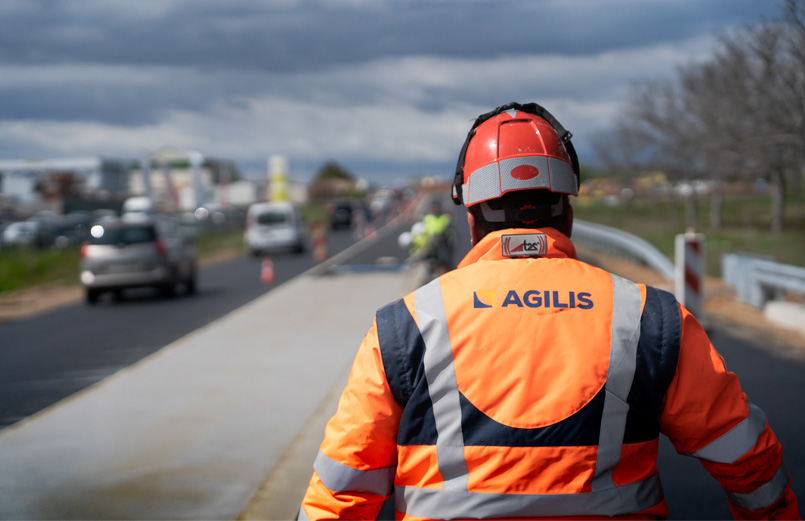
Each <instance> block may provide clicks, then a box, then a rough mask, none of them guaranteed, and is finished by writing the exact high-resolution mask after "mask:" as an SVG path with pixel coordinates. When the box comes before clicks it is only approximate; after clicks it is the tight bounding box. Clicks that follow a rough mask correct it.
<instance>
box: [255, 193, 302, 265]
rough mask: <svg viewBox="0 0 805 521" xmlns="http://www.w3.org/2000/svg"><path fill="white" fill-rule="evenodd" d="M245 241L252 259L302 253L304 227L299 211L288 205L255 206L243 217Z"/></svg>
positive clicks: (293, 205) (292, 205)
mask: <svg viewBox="0 0 805 521" xmlns="http://www.w3.org/2000/svg"><path fill="white" fill-rule="evenodd" d="M244 240H245V241H246V244H247V246H248V248H249V251H251V252H252V254H253V255H261V254H265V253H268V252H277V251H293V252H296V253H301V252H303V251H305V245H306V241H307V239H306V234H305V225H304V222H303V220H302V215H301V214H300V213H299V208H298V207H297V206H296V205H295V204H293V203H290V202H272V203H255V204H253V205H251V206H250V207H249V210H248V211H247V213H246V231H245V232H244Z"/></svg>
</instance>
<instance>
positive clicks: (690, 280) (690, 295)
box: [674, 228, 704, 322]
mask: <svg viewBox="0 0 805 521" xmlns="http://www.w3.org/2000/svg"><path fill="white" fill-rule="evenodd" d="M675 260H676V270H675V276H674V293H675V294H676V298H677V300H678V301H679V302H680V303H681V304H682V305H683V306H685V307H686V308H687V309H688V311H690V312H691V313H693V316H694V317H696V319H697V320H698V321H699V322H702V321H703V319H704V234H701V233H696V232H695V231H694V230H693V228H688V230H687V231H686V232H685V233H681V234H679V235H677V236H676V244H675Z"/></svg>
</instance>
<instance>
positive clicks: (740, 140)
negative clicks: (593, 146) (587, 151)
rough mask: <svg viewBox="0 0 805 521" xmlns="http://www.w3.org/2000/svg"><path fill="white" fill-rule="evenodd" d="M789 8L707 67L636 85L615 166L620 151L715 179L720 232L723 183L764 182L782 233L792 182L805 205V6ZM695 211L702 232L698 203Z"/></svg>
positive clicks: (733, 42)
mask: <svg viewBox="0 0 805 521" xmlns="http://www.w3.org/2000/svg"><path fill="white" fill-rule="evenodd" d="M784 7H785V9H784V16H783V18H782V19H781V20H780V21H773V22H764V23H761V24H757V25H756V26H753V27H750V28H747V29H745V30H743V31H740V32H738V33H735V34H732V35H725V36H723V37H722V38H721V40H720V42H719V47H718V48H717V49H716V50H715V51H714V53H713V55H712V56H711V57H710V58H709V59H708V60H706V61H704V62H699V63H691V64H689V65H687V66H685V67H682V68H680V69H679V71H678V77H677V78H676V81H666V82H646V83H643V84H639V85H636V86H634V88H633V90H632V92H631V96H630V98H629V102H628V103H627V106H626V109H625V110H624V111H623V117H622V118H621V119H620V120H619V121H618V122H617V123H616V125H615V127H616V130H617V135H618V136H620V137H619V138H618V139H615V140H610V143H609V146H610V150H609V151H610V156H609V158H608V159H609V160H613V159H615V158H616V157H617V156H615V155H614V154H612V153H611V152H612V149H614V148H619V150H620V152H621V154H623V153H629V152H630V151H631V153H636V154H639V156H640V157H643V158H649V160H650V161H651V162H655V163H657V164H660V165H663V167H664V168H665V169H666V170H667V171H669V172H677V173H678V175H680V177H681V178H682V179H686V180H688V181H690V180H692V179H693V178H694V177H697V178H705V179H710V180H712V181H713V185H714V193H713V196H712V203H713V204H712V205H711V213H710V225H711V227H713V228H715V229H718V228H720V227H721V225H722V208H723V193H722V190H721V186H722V183H723V182H725V181H728V180H733V179H739V178H743V179H746V180H752V179H755V178H757V177H765V178H766V179H768V180H769V182H770V185H771V187H772V195H773V197H772V216H773V218H772V223H771V229H772V230H774V231H781V230H782V229H783V224H784V217H785V197H784V196H785V193H786V185H787V184H790V185H792V186H793V188H794V191H795V193H796V194H797V198H798V199H799V200H800V201H801V199H802V196H801V189H802V188H801V185H802V169H803V168H802V167H803V165H805V3H803V2H801V1H798V0H786V2H785V5H784ZM606 145H607V143H606V142H605V141H602V144H601V145H600V146H599V148H605V147H606ZM691 195H695V194H693V193H692V194H691ZM686 209H687V211H686V216H687V222H688V225H695V223H696V215H695V199H694V198H690V199H688V204H687V205H686Z"/></svg>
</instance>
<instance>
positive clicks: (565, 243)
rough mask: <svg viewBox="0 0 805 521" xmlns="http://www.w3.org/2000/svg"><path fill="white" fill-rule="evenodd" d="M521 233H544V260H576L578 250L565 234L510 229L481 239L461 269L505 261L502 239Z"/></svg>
mask: <svg viewBox="0 0 805 521" xmlns="http://www.w3.org/2000/svg"><path fill="white" fill-rule="evenodd" d="M519 233H544V234H545V237H546V238H547V240H548V253H547V254H546V255H541V256H540V258H544V259H568V258H570V259H576V258H578V257H577V255H576V248H575V247H574V246H573V243H572V242H570V239H568V238H567V237H566V236H565V235H564V234H563V233H561V232H559V231H557V230H555V229H553V228H538V229H533V228H510V229H508V230H499V231H495V232H492V233H490V234H488V235H486V236H485V237H484V238H483V239H481V240H480V241H479V242H478V244H476V245H475V246H473V247H472V249H471V250H470V252H469V253H468V254H467V256H466V257H464V259H462V261H461V262H459V263H458V267H459V268H463V267H464V266H469V265H470V264H475V263H476V262H479V261H482V260H484V261H496V260H503V259H506V258H507V257H504V256H503V250H502V248H501V238H502V237H503V235H513V234H519Z"/></svg>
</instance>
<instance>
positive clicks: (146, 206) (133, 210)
mask: <svg viewBox="0 0 805 521" xmlns="http://www.w3.org/2000/svg"><path fill="white" fill-rule="evenodd" d="M153 214H154V201H153V199H151V198H150V197H146V196H144V195H143V196H136V197H129V198H128V199H126V200H125V201H123V209H122V211H121V215H123V216H127V217H129V218H131V217H133V216H135V217H136V216H143V217H145V216H149V215H153Z"/></svg>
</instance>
